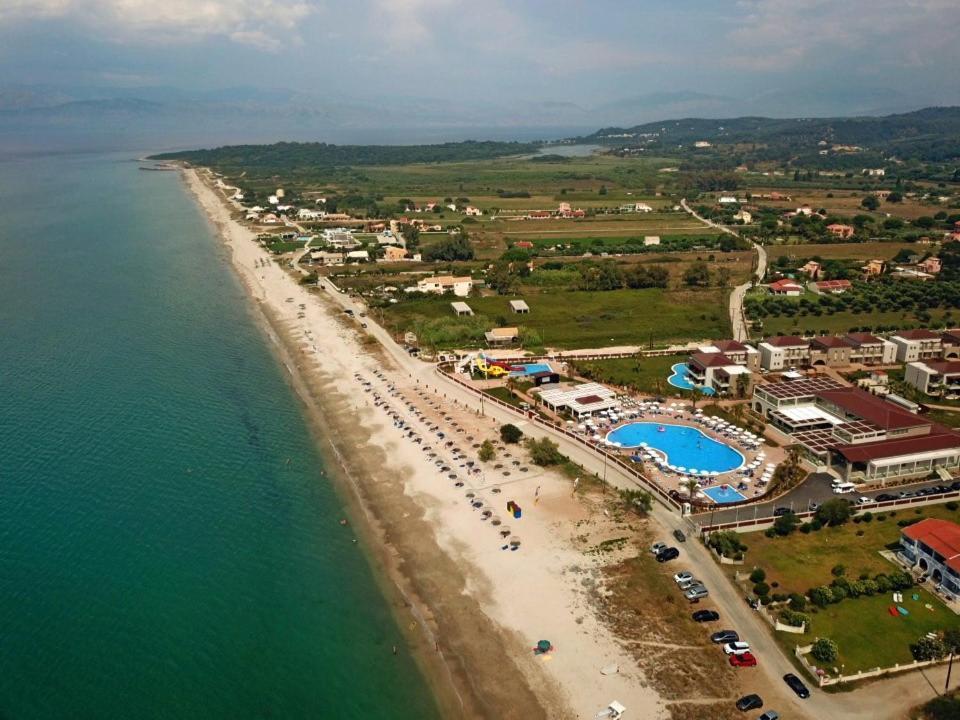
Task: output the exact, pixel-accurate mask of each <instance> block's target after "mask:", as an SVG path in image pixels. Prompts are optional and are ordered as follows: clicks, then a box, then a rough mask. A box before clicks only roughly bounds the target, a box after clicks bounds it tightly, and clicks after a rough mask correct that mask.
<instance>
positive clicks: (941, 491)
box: [933, 485, 950, 495]
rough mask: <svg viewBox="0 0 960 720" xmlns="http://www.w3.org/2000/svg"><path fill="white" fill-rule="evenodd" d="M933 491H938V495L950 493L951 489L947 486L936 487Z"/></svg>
mask: <svg viewBox="0 0 960 720" xmlns="http://www.w3.org/2000/svg"><path fill="white" fill-rule="evenodd" d="M933 489H934V490H936V491H937V494H938V495H939V494H942V493H948V492H950V488H948V487H947V486H946V485H935V486H934V488H933Z"/></svg>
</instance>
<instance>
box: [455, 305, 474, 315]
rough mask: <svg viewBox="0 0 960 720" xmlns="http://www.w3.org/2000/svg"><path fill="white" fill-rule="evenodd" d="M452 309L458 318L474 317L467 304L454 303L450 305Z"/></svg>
mask: <svg viewBox="0 0 960 720" xmlns="http://www.w3.org/2000/svg"><path fill="white" fill-rule="evenodd" d="M450 307H452V308H453V314H454V315H456V316H457V317H468V316H470V315H473V309H472V308H471V307H470V306H469V305H467V304H466V303H465V302H452V303H450Z"/></svg>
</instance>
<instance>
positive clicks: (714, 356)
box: [690, 353, 736, 368]
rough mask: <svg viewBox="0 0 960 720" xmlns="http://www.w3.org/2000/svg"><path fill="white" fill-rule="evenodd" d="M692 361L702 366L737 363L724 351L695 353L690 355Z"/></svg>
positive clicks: (720, 365)
mask: <svg viewBox="0 0 960 720" xmlns="http://www.w3.org/2000/svg"><path fill="white" fill-rule="evenodd" d="M690 362H692V363H694V364H695V365H699V366H700V367H702V368H708V367H724V366H726V365H736V363H735V362H734V361H733V360H731V359H730V358H728V357H727V356H726V355H724V354H723V353H694V354H693V355H691V356H690Z"/></svg>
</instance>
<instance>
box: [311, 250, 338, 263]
mask: <svg viewBox="0 0 960 720" xmlns="http://www.w3.org/2000/svg"><path fill="white" fill-rule="evenodd" d="M310 262H312V263H313V264H314V265H343V253H338V252H328V251H326V250H311V251H310Z"/></svg>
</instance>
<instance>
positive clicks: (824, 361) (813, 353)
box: [809, 335, 853, 367]
mask: <svg viewBox="0 0 960 720" xmlns="http://www.w3.org/2000/svg"><path fill="white" fill-rule="evenodd" d="M852 353H853V348H852V347H851V346H850V345H849V344H848V343H847V341H846V340H845V339H844V338H841V337H837V336H835V335H821V336H819V337H815V338H813V339H812V340H811V341H810V358H809V363H810V365H811V367H816V366H817V365H826V366H828V367H847V366H848V365H849V364H850V357H851V355H852Z"/></svg>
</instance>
